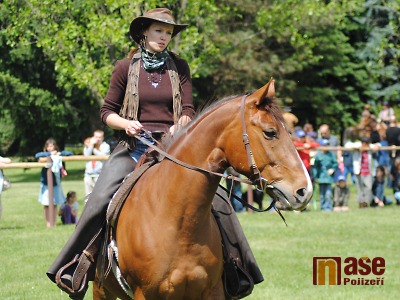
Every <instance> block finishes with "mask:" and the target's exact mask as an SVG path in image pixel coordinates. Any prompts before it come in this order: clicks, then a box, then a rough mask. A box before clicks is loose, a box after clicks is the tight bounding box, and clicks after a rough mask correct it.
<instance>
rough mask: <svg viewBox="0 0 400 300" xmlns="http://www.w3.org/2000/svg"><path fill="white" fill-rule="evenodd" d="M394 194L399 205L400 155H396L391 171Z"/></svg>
mask: <svg viewBox="0 0 400 300" xmlns="http://www.w3.org/2000/svg"><path fill="white" fill-rule="evenodd" d="M391 177H392V187H393V194H394V198H395V200H396V203H397V205H400V157H396V159H395V160H394V164H393V166H392V171H391Z"/></svg>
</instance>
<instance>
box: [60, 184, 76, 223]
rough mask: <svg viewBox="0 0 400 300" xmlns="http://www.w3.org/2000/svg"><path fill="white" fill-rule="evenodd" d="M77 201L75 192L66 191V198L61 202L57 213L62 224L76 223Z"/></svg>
mask: <svg viewBox="0 0 400 300" xmlns="http://www.w3.org/2000/svg"><path fill="white" fill-rule="evenodd" d="M78 209H79V203H78V202H77V201H76V192H74V191H70V192H68V193H67V200H66V201H65V202H64V203H63V204H61V206H60V210H59V211H58V215H59V216H61V222H62V223H63V224H76V223H77V222H78Z"/></svg>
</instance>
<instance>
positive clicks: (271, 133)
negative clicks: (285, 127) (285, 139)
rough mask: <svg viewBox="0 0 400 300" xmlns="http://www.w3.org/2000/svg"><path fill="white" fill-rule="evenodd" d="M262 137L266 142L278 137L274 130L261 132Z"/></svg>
mask: <svg viewBox="0 0 400 300" xmlns="http://www.w3.org/2000/svg"><path fill="white" fill-rule="evenodd" d="M263 135H264V137H265V138H266V139H268V140H272V139H274V138H276V137H277V136H278V135H277V133H276V130H275V129H268V130H263Z"/></svg>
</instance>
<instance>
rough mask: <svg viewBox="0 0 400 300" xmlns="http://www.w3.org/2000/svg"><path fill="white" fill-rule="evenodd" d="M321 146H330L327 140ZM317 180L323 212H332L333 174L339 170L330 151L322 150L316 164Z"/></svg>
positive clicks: (322, 141)
mask: <svg viewBox="0 0 400 300" xmlns="http://www.w3.org/2000/svg"><path fill="white" fill-rule="evenodd" d="M320 144H321V146H329V141H328V140H327V139H323V140H321V143H320ZM314 168H315V180H316V182H318V185H319V196H320V203H321V210H322V211H332V183H333V174H334V172H335V170H336V169H337V160H336V157H335V156H334V155H333V154H332V152H330V151H329V150H320V151H318V152H317V155H316V156H315V162H314Z"/></svg>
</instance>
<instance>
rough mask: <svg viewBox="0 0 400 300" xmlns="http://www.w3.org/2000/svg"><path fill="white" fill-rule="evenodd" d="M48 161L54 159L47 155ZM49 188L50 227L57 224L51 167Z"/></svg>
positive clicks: (48, 171) (48, 175)
mask: <svg viewBox="0 0 400 300" xmlns="http://www.w3.org/2000/svg"><path fill="white" fill-rule="evenodd" d="M47 162H48V163H49V164H52V163H53V161H52V159H51V157H50V156H48V157H47ZM47 189H48V193H49V221H50V227H54V226H55V225H56V213H55V206H54V182H53V172H52V170H51V167H50V168H48V169H47Z"/></svg>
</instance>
